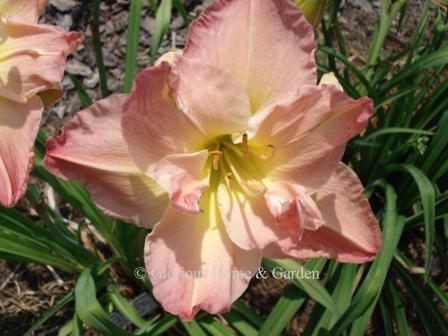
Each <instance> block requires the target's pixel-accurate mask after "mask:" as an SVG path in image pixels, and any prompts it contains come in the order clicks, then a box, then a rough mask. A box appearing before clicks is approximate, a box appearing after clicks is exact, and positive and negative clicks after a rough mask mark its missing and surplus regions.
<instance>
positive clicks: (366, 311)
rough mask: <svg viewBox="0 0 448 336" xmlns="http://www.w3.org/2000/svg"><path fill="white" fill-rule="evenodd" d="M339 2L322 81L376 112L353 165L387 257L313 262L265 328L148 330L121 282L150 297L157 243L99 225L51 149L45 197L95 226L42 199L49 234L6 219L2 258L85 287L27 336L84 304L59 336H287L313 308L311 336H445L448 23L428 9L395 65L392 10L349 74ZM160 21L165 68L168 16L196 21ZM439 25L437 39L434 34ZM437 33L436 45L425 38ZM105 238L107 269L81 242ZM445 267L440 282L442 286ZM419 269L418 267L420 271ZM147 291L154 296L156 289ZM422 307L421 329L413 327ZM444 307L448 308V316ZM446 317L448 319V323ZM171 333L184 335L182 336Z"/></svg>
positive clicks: (133, 50) (158, 323)
mask: <svg viewBox="0 0 448 336" xmlns="http://www.w3.org/2000/svg"><path fill="white" fill-rule="evenodd" d="M143 2H144V1H143V0H132V1H131V7H130V15H129V25H128V27H129V28H128V29H129V30H128V45H127V55H126V72H125V85H124V92H128V91H129V90H130V88H131V86H132V81H133V78H134V76H135V74H136V71H137V69H136V57H137V48H138V38H139V31H140V9H141V6H142V5H143ZM340 2H341V1H337V0H335V1H331V2H329V4H328V13H327V14H328V15H326V16H325V18H324V19H323V21H322V22H321V23H322V31H323V33H324V34H323V35H324V36H323V40H322V41H319V54H320V55H321V56H322V57H320V58H319V60H320V62H319V64H318V68H319V71H320V72H321V73H322V72H324V71H333V72H334V73H335V74H336V76H337V78H338V79H339V81H340V83H341V85H342V86H343V87H344V89H345V90H346V92H347V93H348V94H350V95H351V96H353V97H354V98H358V97H360V96H362V95H368V96H370V97H371V98H372V100H373V101H374V104H375V112H374V116H373V117H372V118H371V122H370V124H369V127H368V128H367V130H366V132H365V133H364V134H362V135H361V136H359V137H358V138H356V139H354V140H353V141H351V142H350V143H349V145H348V147H347V151H346V155H345V157H344V161H345V162H348V163H350V164H351V165H352V167H353V168H354V170H355V171H356V172H357V174H358V175H359V177H360V179H361V180H362V182H363V184H364V185H365V186H366V193H367V194H368V195H369V200H370V202H371V205H372V208H373V209H374V211H375V212H376V216H377V218H378V220H379V221H380V223H381V226H382V231H383V236H384V245H383V248H382V250H381V252H380V254H379V255H378V256H377V258H376V259H375V260H374V261H373V262H372V263H369V264H365V265H350V264H340V263H337V262H335V261H325V260H321V259H318V260H311V261H309V262H308V263H306V264H304V265H303V266H304V267H305V268H306V269H309V270H319V271H320V272H321V274H322V275H324V276H323V278H322V279H320V280H315V279H312V280H310V279H307V280H304V279H299V278H295V279H291V280H290V284H289V285H288V287H287V288H286V289H285V291H284V293H283V294H282V295H281V296H280V298H279V299H278V300H277V303H276V304H275V305H274V306H273V307H272V309H271V311H270V313H269V314H268V315H267V316H261V315H260V314H258V313H257V312H256V310H255V309H254V308H253V307H250V306H249V305H247V304H246V303H244V302H243V301H241V300H238V301H236V302H235V303H234V304H233V306H232V309H231V310H230V311H229V312H227V313H225V314H222V315H220V316H210V315H208V314H203V313H201V314H199V315H198V316H197V318H196V319H195V320H194V321H192V322H188V323H184V322H181V321H180V320H178V319H177V318H176V317H174V316H171V315H169V314H167V313H164V314H162V315H157V316H156V317H155V318H153V319H152V320H149V321H146V320H145V319H144V318H143V317H142V316H140V315H139V313H138V312H137V311H136V310H135V308H134V307H133V306H132V304H131V303H130V302H129V301H128V299H126V298H125V297H124V296H123V295H122V293H121V292H120V283H118V282H117V280H116V277H112V276H110V268H111V267H115V266H117V269H119V270H120V275H122V276H124V277H126V278H127V280H128V281H130V282H133V283H134V284H136V287H137V288H140V289H141V290H142V291H144V290H148V288H150V284H149V282H148V281H146V282H141V281H137V280H136V279H135V277H134V275H133V270H134V269H135V267H136V266H139V265H142V260H141V251H142V244H143V239H144V237H145V235H146V234H147V231H146V230H144V229H141V228H137V227H134V226H130V225H127V224H126V223H122V222H120V221H116V220H112V219H110V218H108V217H107V216H105V215H104V214H103V213H101V212H100V211H99V210H98V209H97V208H96V207H95V205H94V203H93V202H92V200H91V199H90V196H89V194H88V193H87V192H86V191H85V190H84V189H83V188H82V187H80V186H79V185H77V184H76V183H70V182H64V181H61V180H59V179H57V178H56V177H54V176H53V175H51V174H49V173H48V172H47V171H46V170H45V169H44V167H43V165H42V158H43V156H44V151H45V137H44V136H43V135H42V134H40V135H39V137H38V140H37V142H36V159H35V164H34V169H33V175H34V176H35V177H37V178H39V179H40V180H42V181H45V182H46V183H48V184H49V185H50V186H51V187H52V188H53V189H54V190H55V191H56V192H57V193H58V194H59V195H60V196H61V198H62V199H63V200H64V202H67V203H69V204H70V206H71V207H73V209H75V210H76V211H77V212H78V213H79V214H81V215H82V216H83V217H84V218H85V220H83V221H81V222H80V223H78V228H77V230H75V231H73V230H72V229H68V228H67V225H66V223H65V221H64V218H62V217H61V216H60V214H58V213H57V212H56V211H54V210H53V209H51V208H49V207H48V206H47V205H45V204H44V203H43V202H42V201H41V199H40V198H41V197H40V195H38V194H37V192H36V190H35V189H34V188H33V187H30V188H29V192H28V196H27V197H28V200H29V201H30V203H31V204H32V206H33V207H35V209H36V210H37V212H38V214H39V217H40V220H39V221H33V220H31V219H30V218H28V217H27V216H25V215H24V214H22V213H21V212H19V211H18V210H14V209H4V208H0V258H2V259H5V260H11V261H20V262H34V263H40V264H45V265H51V266H52V267H54V268H57V269H59V270H62V271H65V272H68V273H72V274H77V275H78V276H79V277H78V280H77V284H76V288H75V290H74V291H73V292H70V293H68V294H67V295H66V296H65V297H63V298H62V299H61V300H60V301H59V302H57V303H56V304H55V305H54V306H53V307H52V308H51V309H49V310H48V311H47V313H46V314H44V315H43V316H42V317H41V318H40V319H39V320H38V321H37V322H36V323H35V324H34V325H33V326H32V328H31V329H30V330H29V331H28V333H27V335H31V334H32V333H33V332H34V331H36V330H38V329H39V328H40V327H41V326H42V325H43V324H44V323H46V322H47V321H48V319H50V318H51V317H52V316H53V315H54V314H55V313H56V312H57V311H58V310H59V309H61V308H62V307H64V306H65V305H68V304H71V302H72V301H74V302H75V313H74V315H73V318H72V320H70V321H68V323H67V324H66V325H65V326H63V327H62V328H61V330H60V335H69V334H71V335H82V334H83V333H84V329H85V328H91V329H95V330H97V331H99V332H101V333H102V334H104V335H131V334H136V335H162V334H164V333H165V332H166V331H167V330H170V329H172V328H176V329H177V330H182V331H184V332H186V333H187V334H189V335H234V334H241V335H245V336H246V335H247V336H252V335H253V336H255V335H280V334H282V333H283V332H284V331H285V329H286V328H287V327H288V325H289V324H290V321H291V319H292V318H293V317H294V316H295V315H297V314H303V312H304V308H305V307H306V306H307V304H308V303H309V302H310V301H312V300H313V301H315V302H316V303H317V304H315V305H314V306H313V308H312V312H311V314H310V316H309V320H308V324H307V325H306V326H303V327H304V334H305V335H316V336H318V335H319V336H321V335H353V336H356V335H363V334H364V333H365V331H366V328H367V325H368V323H369V321H370V320H371V318H372V315H374V314H377V316H380V318H381V320H382V321H383V328H384V330H385V333H386V334H387V335H392V334H398V335H409V334H410V332H409V329H410V328H411V327H412V326H411V325H410V324H411V322H412V323H413V324H415V323H417V324H419V325H420V326H421V328H423V329H424V330H425V332H426V333H427V334H428V335H438V334H448V325H447V322H446V319H445V318H444V316H446V313H443V312H442V311H441V310H442V309H444V310H445V312H446V309H447V308H448V307H447V306H448V297H447V294H446V293H445V292H444V291H443V290H442V288H441V284H442V283H443V282H446V280H447V279H448V254H447V251H448V192H447V184H448V178H447V177H448V136H447V130H448V99H447V98H446V97H448V78H447V76H446V74H447V71H448V68H447V60H448V43H447V42H446V33H447V29H446V24H445V23H444V20H445V22H446V12H445V13H441V9H438V10H437V9H436V8H435V7H434V6H432V5H431V4H430V1H427V3H426V5H425V6H424V8H423V11H422V13H421V14H420V16H421V17H420V20H419V23H418V25H417V26H416V27H415V31H414V33H413V36H412V40H411V43H410V45H409V47H407V48H405V49H404V50H401V51H398V52H396V53H392V52H390V51H388V50H387V48H385V43H386V41H387V37H388V34H389V32H390V29H391V28H392V27H393V26H394V25H396V24H398V25H399V24H400V22H401V17H402V16H403V15H406V12H407V3H408V2H407V1H404V0H398V1H393V2H392V1H390V0H385V1H383V2H382V7H381V13H380V14H381V15H380V19H379V22H378V23H377V26H376V27H375V31H374V35H373V38H372V41H371V44H370V48H369V53H368V57H367V61H366V64H365V65H364V66H362V67H361V66H359V65H358V64H355V63H353V62H352V61H351V59H350V55H349V54H348V52H347V48H346V44H345V41H344V36H343V35H342V33H341V29H340V23H339V19H338V14H339V5H340ZM99 3H100V1H93V11H92V15H93V17H92V36H93V44H94V47H95V53H96V57H97V65H98V69H99V74H100V83H101V91H102V95H103V96H104V97H105V96H107V95H108V94H109V91H108V88H107V78H106V71H105V68H104V64H103V61H102V51H101V40H100V36H99V33H98V24H99ZM149 3H150V6H151V8H152V11H153V12H154V14H155V15H156V26H155V31H154V35H153V40H152V48H151V60H152V62H154V61H155V60H156V58H157V54H158V50H159V47H160V44H161V42H162V40H163V38H164V37H165V35H166V33H167V31H168V28H169V24H170V20H171V13H172V10H173V7H174V9H176V10H177V11H178V12H179V13H180V15H182V17H183V18H184V21H185V23H186V24H188V15H187V11H186V10H185V8H184V6H183V5H182V2H181V1H179V0H162V1H160V2H157V1H149ZM430 15H432V16H433V17H434V16H435V19H434V20H433V22H434V23H433V27H429V22H430V21H431V20H429V17H430ZM428 29H432V30H431V34H429V35H428V34H427V33H426V32H427V31H428ZM71 78H72V80H73V82H74V84H75V87H76V90H77V92H78V93H79V96H80V99H81V101H82V103H83V106H85V107H87V106H89V105H91V104H92V101H91V99H90V97H89V96H88V95H87V93H86V91H85V90H84V88H83V87H82V84H81V83H80V82H79V81H78V80H77V79H76V78H75V77H71ZM92 227H93V228H95V229H96V230H97V231H98V232H99V233H100V234H101V235H102V236H103V237H104V238H105V240H106V241H107V245H108V248H109V249H110V253H111V257H110V258H109V259H107V260H105V261H104V260H102V259H101V258H100V254H99V253H97V251H91V250H89V249H87V248H86V247H85V245H84V243H83V241H82V239H81V238H80V236H81V234H80V233H81V231H82V230H92ZM416 236H417V237H420V238H422V239H423V240H424V242H425V243H424V246H425V253H424V256H422V257H423V258H422V260H417V261H411V260H409V259H408V258H407V257H406V254H405V253H404V252H406V248H407V247H406V245H402V244H401V242H404V241H410V240H411V241H412V239H413V238H414V237H416ZM434 256H437V260H438V261H439V264H440V266H439V268H440V269H441V271H440V272H439V274H437V275H434V272H433V271H434V269H433V268H434ZM415 262H417V263H418V266H417V265H415V264H414V263H415ZM263 266H264V267H265V269H266V270H272V269H273V268H274V267H276V266H281V267H282V268H283V269H286V270H288V269H297V268H298V267H299V264H298V263H296V262H294V261H285V260H264V261H263ZM145 285H146V286H147V287H148V288H145ZM409 306H410V307H412V309H413V311H414V312H415V314H416V316H417V318H418V320H417V321H415V320H414V318H413V316H409V315H408V314H409V311H408V308H407V309H405V307H409ZM441 307H443V308H441ZM111 309H114V310H117V311H119V312H120V313H122V314H123V315H124V316H125V317H126V318H127V319H129V321H131V322H132V325H133V326H132V328H133V329H132V330H133V331H132V332H131V331H130V330H131V329H129V330H124V329H121V328H120V327H118V326H117V325H116V324H115V323H114V322H113V321H112V320H111V319H110V312H111ZM444 314H445V315H444ZM173 330H174V329H173Z"/></svg>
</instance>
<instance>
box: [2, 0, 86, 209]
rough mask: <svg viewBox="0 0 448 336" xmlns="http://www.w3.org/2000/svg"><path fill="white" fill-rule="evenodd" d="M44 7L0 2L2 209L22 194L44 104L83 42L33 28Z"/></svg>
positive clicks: (35, 1)
mask: <svg viewBox="0 0 448 336" xmlns="http://www.w3.org/2000/svg"><path fill="white" fill-rule="evenodd" d="M46 3H47V1H43V0H0V34H1V36H2V37H1V39H0V204H2V205H3V206H6V207H12V206H14V205H15V204H16V203H17V202H18V200H19V199H20V198H21V197H22V196H23V194H24V192H25V191H26V184H27V180H28V176H29V172H30V170H31V167H32V163H33V144H34V141H35V139H36V135H37V131H38V128H39V123H40V120H41V116H42V111H43V108H44V105H46V104H47V103H51V102H52V101H53V100H54V98H55V97H57V96H58V95H55V92H56V91H57V83H58V82H59V81H60V80H61V79H62V75H63V73H64V68H65V64H66V57H67V55H68V53H70V52H72V51H74V50H75V49H76V48H77V47H78V44H79V43H80V42H81V40H82V35H81V34H79V33H66V32H64V31H62V30H60V29H59V28H57V27H53V26H49V25H43V24H37V19H38V17H39V15H40V14H42V13H43V10H44V7H45V5H46ZM37 94H40V97H39V96H37Z"/></svg>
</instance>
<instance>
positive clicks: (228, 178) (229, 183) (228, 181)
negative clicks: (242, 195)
mask: <svg viewBox="0 0 448 336" xmlns="http://www.w3.org/2000/svg"><path fill="white" fill-rule="evenodd" d="M226 184H227V187H228V188H229V189H230V190H232V189H233V188H232V173H227V174H226Z"/></svg>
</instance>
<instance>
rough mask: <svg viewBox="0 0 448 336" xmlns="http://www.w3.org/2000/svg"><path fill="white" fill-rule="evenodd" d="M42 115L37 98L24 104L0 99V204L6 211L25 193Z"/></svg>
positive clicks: (40, 105) (39, 101) (40, 103)
mask: <svg viewBox="0 0 448 336" xmlns="http://www.w3.org/2000/svg"><path fill="white" fill-rule="evenodd" d="M42 111H43V106H42V102H41V100H40V99H39V98H38V97H33V98H31V99H30V100H29V101H28V102H27V103H25V104H18V103H16V102H13V101H10V100H8V99H4V98H0V203H1V204H2V205H4V206H6V207H12V206H14V205H15V204H16V203H17V202H18V201H19V199H20V198H21V197H22V196H23V194H24V193H25V191H26V184H27V182H28V176H29V172H30V170H31V168H32V165H33V158H34V152H33V146H34V140H35V139H36V135H37V131H38V129H39V123H40V120H41V116H42Z"/></svg>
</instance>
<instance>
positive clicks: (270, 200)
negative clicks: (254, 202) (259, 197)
mask: <svg viewBox="0 0 448 336" xmlns="http://www.w3.org/2000/svg"><path fill="white" fill-rule="evenodd" d="M264 197H265V199H266V203H267V205H268V208H269V211H270V212H271V214H272V215H273V216H274V217H275V218H276V220H277V222H278V223H283V225H286V223H287V222H291V223H292V225H296V226H297V227H298V228H299V230H300V236H301V234H302V233H303V230H305V229H306V230H317V229H318V228H319V227H320V226H322V224H323V223H324V222H323V219H322V215H321V213H320V210H319V208H318V207H317V205H316V203H315V201H314V200H313V198H312V197H311V196H310V195H308V193H307V192H306V189H305V188H303V187H301V186H299V185H293V184H290V183H282V182H277V183H275V184H272V185H271V186H269V190H268V191H267V192H266V194H265V196H264ZM290 225H291V224H290ZM297 238H299V237H297Z"/></svg>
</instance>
